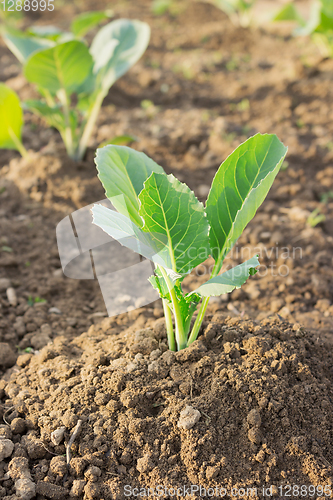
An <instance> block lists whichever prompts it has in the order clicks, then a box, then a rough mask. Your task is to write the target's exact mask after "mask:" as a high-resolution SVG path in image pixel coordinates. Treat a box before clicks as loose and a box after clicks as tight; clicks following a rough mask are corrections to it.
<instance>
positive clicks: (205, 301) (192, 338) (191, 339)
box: [187, 297, 210, 347]
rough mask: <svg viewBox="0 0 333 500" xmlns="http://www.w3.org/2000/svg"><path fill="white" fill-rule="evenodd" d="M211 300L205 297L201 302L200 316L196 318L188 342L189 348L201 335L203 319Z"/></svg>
mask: <svg viewBox="0 0 333 500" xmlns="http://www.w3.org/2000/svg"><path fill="white" fill-rule="evenodd" d="M209 299H210V297H205V298H204V299H203V301H202V302H201V306H200V309H199V312H198V316H197V317H196V320H195V322H194V325H193V328H192V331H191V335H190V336H189V338H188V341H187V347H188V346H189V345H190V344H192V342H194V341H195V340H196V339H197V336H198V333H199V331H200V328H201V324H202V322H203V319H204V317H205V314H206V309H207V306H208V302H209Z"/></svg>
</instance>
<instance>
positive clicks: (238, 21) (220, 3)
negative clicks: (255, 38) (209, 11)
mask: <svg viewBox="0 0 333 500" xmlns="http://www.w3.org/2000/svg"><path fill="white" fill-rule="evenodd" d="M207 1H209V3H212V4H213V5H215V6H216V7H218V8H219V9H221V10H222V11H223V12H224V13H225V14H226V15H227V16H228V17H229V19H230V21H231V22H232V23H233V25H234V26H241V27H242V28H248V27H249V26H250V24H251V21H252V8H253V6H254V4H255V2H256V0H207Z"/></svg>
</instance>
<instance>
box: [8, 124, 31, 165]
mask: <svg viewBox="0 0 333 500" xmlns="http://www.w3.org/2000/svg"><path fill="white" fill-rule="evenodd" d="M8 132H9V135H10V138H11V139H12V141H13V143H14V144H15V146H16V149H17V151H18V152H19V153H20V155H21V156H22V157H23V158H29V153H28V151H27V150H26V149H25V147H24V146H23V143H22V141H21V140H20V139H19V138H18V137H17V135H15V133H14V131H13V129H12V128H11V127H9V128H8Z"/></svg>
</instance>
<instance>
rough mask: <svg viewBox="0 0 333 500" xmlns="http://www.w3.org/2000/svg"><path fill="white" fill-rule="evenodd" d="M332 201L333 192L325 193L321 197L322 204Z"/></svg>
mask: <svg viewBox="0 0 333 500" xmlns="http://www.w3.org/2000/svg"><path fill="white" fill-rule="evenodd" d="M330 200H333V191H328V192H327V193H323V194H322V195H321V197H320V201H321V203H328V202H329V201H330Z"/></svg>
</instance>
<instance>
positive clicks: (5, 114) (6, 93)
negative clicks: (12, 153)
mask: <svg viewBox="0 0 333 500" xmlns="http://www.w3.org/2000/svg"><path fill="white" fill-rule="evenodd" d="M0 116H1V120H0V148H1V149H16V150H17V151H19V152H20V153H21V155H22V156H24V157H27V156H28V152H27V150H26V149H25V147H24V146H23V143H22V138H21V131H22V126H23V111H22V107H21V104H20V99H19V97H18V95H17V94H16V92H14V90H12V89H11V88H9V87H8V86H7V85H5V84H4V83H0Z"/></svg>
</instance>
